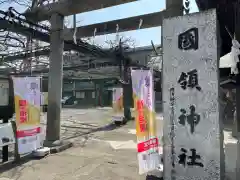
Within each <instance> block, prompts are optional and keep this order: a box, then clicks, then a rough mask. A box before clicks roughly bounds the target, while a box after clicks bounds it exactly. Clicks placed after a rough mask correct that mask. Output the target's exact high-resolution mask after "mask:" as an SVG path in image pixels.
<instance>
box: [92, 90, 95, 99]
mask: <svg viewBox="0 0 240 180" xmlns="http://www.w3.org/2000/svg"><path fill="white" fill-rule="evenodd" d="M92 98H93V99H94V98H96V93H95V91H93V92H92Z"/></svg>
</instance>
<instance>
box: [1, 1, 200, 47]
mask: <svg viewBox="0 0 240 180" xmlns="http://www.w3.org/2000/svg"><path fill="white" fill-rule="evenodd" d="M9 6H13V7H14V8H15V9H16V10H17V11H19V12H23V11H24V10H25V8H24V7H23V6H19V5H16V4H11V5H9V4H3V5H0V9H1V10H5V9H7V8H8V7H9ZM164 9H165V0H139V1H137V2H132V3H128V4H123V5H119V6H114V7H110V8H106V9H101V10H96V11H91V12H87V13H81V14H78V15H77V22H78V24H77V26H83V25H89V24H95V23H100V22H104V21H110V20H115V19H121V18H126V17H130V16H138V15H141V14H148V13H152V12H157V11H162V10H164ZM193 12H198V8H197V5H196V3H195V0H190V13H193ZM66 21H67V22H68V27H71V24H72V23H71V22H72V17H67V18H66ZM143 23H144V22H143ZM119 28H121V27H119ZM136 29H138V27H136ZM120 35H121V36H123V37H124V38H131V39H132V40H134V41H135V46H136V47H139V46H149V45H151V40H152V41H153V42H154V44H160V43H161V27H156V28H149V29H141V30H136V31H130V32H124V33H120ZM114 39H116V34H112V35H104V36H100V37H95V38H94V40H92V41H91V42H92V43H95V44H101V45H102V44H105V45H106V43H105V42H106V41H109V40H114Z"/></svg>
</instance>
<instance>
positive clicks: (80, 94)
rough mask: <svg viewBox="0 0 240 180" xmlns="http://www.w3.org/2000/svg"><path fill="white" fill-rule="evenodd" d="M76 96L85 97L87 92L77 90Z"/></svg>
mask: <svg viewBox="0 0 240 180" xmlns="http://www.w3.org/2000/svg"><path fill="white" fill-rule="evenodd" d="M76 98H77V99H84V98H85V92H76Z"/></svg>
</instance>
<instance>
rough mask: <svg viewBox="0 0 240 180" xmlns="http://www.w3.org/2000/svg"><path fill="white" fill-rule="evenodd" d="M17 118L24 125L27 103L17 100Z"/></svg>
mask: <svg viewBox="0 0 240 180" xmlns="http://www.w3.org/2000/svg"><path fill="white" fill-rule="evenodd" d="M19 111H20V112H19V117H20V123H25V122H26V121H27V101H26V100H19Z"/></svg>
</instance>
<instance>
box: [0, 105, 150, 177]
mask: <svg viewBox="0 0 240 180" xmlns="http://www.w3.org/2000/svg"><path fill="white" fill-rule="evenodd" d="M110 117H111V113H110V110H106V109H89V110H77V109H64V110H63V113H62V119H63V120H62V135H63V138H64V139H68V140H70V141H73V142H74V147H72V148H70V149H68V150H66V151H64V152H61V153H58V154H53V155H49V156H48V157H46V158H44V159H40V160H31V161H28V162H26V163H24V164H22V165H20V166H17V167H15V168H12V169H10V170H8V171H5V172H2V173H1V174H0V179H1V178H9V179H11V180H65V179H66V180H75V179H76V180H99V179H100V180H101V179H104V180H112V179H116V180H136V179H138V180H145V179H146V177H145V176H139V175H138V165H137V155H136V135H135V133H134V121H132V122H130V123H129V124H128V125H126V126H124V127H121V128H116V126H115V125H109V126H105V127H104V125H106V124H108V123H109V120H110ZM99 119H100V120H99ZM43 123H44V118H43ZM99 127H103V128H99ZM97 128H98V131H97V132H94V133H90V134H89V132H93V131H94V130H96V129H97Z"/></svg>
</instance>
